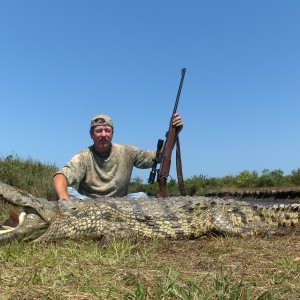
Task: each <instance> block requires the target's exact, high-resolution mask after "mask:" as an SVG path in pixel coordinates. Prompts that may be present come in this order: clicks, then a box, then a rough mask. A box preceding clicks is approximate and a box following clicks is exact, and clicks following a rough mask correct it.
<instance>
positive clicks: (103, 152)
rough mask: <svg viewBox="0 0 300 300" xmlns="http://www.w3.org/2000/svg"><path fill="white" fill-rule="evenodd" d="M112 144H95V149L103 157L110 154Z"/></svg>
mask: <svg viewBox="0 0 300 300" xmlns="http://www.w3.org/2000/svg"><path fill="white" fill-rule="evenodd" d="M111 147H112V145H111V144H110V145H109V147H97V146H96V145H94V149H95V151H96V152H97V154H98V155H99V156H101V157H107V156H109V154H110V151H111Z"/></svg>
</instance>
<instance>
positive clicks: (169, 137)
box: [148, 68, 186, 198]
mask: <svg viewBox="0 0 300 300" xmlns="http://www.w3.org/2000/svg"><path fill="white" fill-rule="evenodd" d="M185 71H186V69H185V68H183V69H182V70H181V80H180V84H179V88H178V92H177V97H176V101H175V105H174V108H173V113H172V115H171V119H170V124H169V130H168V131H167V133H166V141H165V143H163V140H158V143H157V150H156V156H155V159H154V160H153V161H154V164H153V167H152V170H151V172H150V176H149V179H148V183H154V180H155V177H156V174H157V181H158V183H159V193H158V195H157V197H158V198H165V197H168V196H169V192H168V189H167V179H168V177H169V172H170V167H171V157H172V151H173V148H174V146H175V144H176V169H177V177H178V184H179V190H180V193H181V195H182V196H185V195H186V192H185V188H184V182H183V175H182V166H181V155H180V143H179V137H178V131H177V130H176V128H175V126H173V125H172V121H173V117H174V114H175V113H176V111H177V106H178V103H179V98H180V94H181V89H182V85H183V80H184V76H185ZM163 144H164V147H163ZM162 147H163V153H162V154H161V153H160V152H161V148H162ZM160 155H161V163H160V169H159V170H157V169H156V167H157V164H158V162H159V156H160Z"/></svg>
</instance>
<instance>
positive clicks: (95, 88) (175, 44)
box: [0, 0, 300, 180]
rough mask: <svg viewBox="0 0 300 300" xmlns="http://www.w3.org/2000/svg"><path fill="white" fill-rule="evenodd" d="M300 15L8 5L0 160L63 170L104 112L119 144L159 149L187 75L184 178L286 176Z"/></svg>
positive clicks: (291, 161)
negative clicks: (271, 173)
mask: <svg viewBox="0 0 300 300" xmlns="http://www.w3.org/2000/svg"><path fill="white" fill-rule="evenodd" d="M299 15H300V1H297V0H289V1H278V0H264V1H261V0H252V1H236V0H232V1H214V0H210V1H201V0H194V1H192V0H185V1H178V0H172V1H171V0H165V1H158V0H152V1H140V0H139V1H137V0H132V1H124V0H123V1H121V0H118V1H114V0H111V1H100V0H98V1H93V0H89V1H79V0H78V1H73V0H72V1H71V0H59V1H58V0H51V1H48V0H43V1H39V0H27V1H23V0H0V42H1V47H0V99H1V118H0V132H1V135H0V136H1V147H0V156H1V157H5V156H7V155H10V154H15V155H18V156H20V157H21V158H24V159H26V158H28V157H30V158H32V159H35V160H38V161H41V162H44V163H51V164H55V165H57V166H58V167H60V166H63V165H64V163H66V162H67V161H68V160H69V159H70V158H71V157H72V156H73V155H74V154H76V153H77V152H78V151H80V150H81V149H83V148H85V147H87V146H89V145H90V144H91V142H92V141H91V139H90V137H89V123H90V119H91V117H92V116H94V115H96V114H98V113H105V114H108V115H110V116H111V117H112V118H113V120H114V124H115V135H114V142H116V143H126V144H133V145H135V146H138V147H140V148H142V149H153V150H155V149H156V143H157V139H159V138H164V134H165V132H166V130H167V128H168V125H169V119H170V116H171V113H172V110H173V105H174V101H175V98H176V94H177V89H178V84H179V81H180V76H181V69H182V68H183V67H186V69H187V71H186V76H185V82H184V86H183V89H182V93H181V99H180V103H179V106H178V112H179V113H180V114H181V116H182V119H183V121H184V124H185V126H184V130H183V131H182V133H181V135H180V138H181V148H182V163H183V173H184V177H185V178H189V177H192V176H193V175H200V174H203V175H206V176H208V177H222V176H225V175H237V174H239V173H240V172H241V171H243V170H249V171H253V170H256V171H258V172H259V173H260V172H261V171H262V170H263V169H270V170H274V169H282V170H283V171H284V173H285V175H287V174H289V173H290V172H291V171H292V170H295V169H298V168H300V138H299V136H300V132H299V111H300V104H299V103H300V101H299V100H300V84H299V79H300V58H299V57H300V56H299V53H300V21H299ZM148 175H149V170H137V169H135V171H134V173H133V176H140V177H141V178H143V179H144V180H145V179H147V177H148ZM171 176H172V177H173V178H175V177H176V172H175V160H174V163H173V165H172V170H171Z"/></svg>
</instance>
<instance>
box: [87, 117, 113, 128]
mask: <svg viewBox="0 0 300 300" xmlns="http://www.w3.org/2000/svg"><path fill="white" fill-rule="evenodd" d="M96 126H110V127H112V128H114V125H113V122H112V119H111V118H110V117H109V116H107V115H97V116H95V117H94V118H93V119H92V120H91V128H93V127H96Z"/></svg>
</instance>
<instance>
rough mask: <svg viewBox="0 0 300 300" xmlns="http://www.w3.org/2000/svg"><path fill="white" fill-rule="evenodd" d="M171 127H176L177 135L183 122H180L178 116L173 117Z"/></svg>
mask: <svg viewBox="0 0 300 300" xmlns="http://www.w3.org/2000/svg"><path fill="white" fill-rule="evenodd" d="M172 125H173V126H175V127H176V130H177V131H178V133H179V132H180V131H181V130H182V128H183V122H182V120H181V117H180V115H179V114H175V115H174V117H173V122H172Z"/></svg>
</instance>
